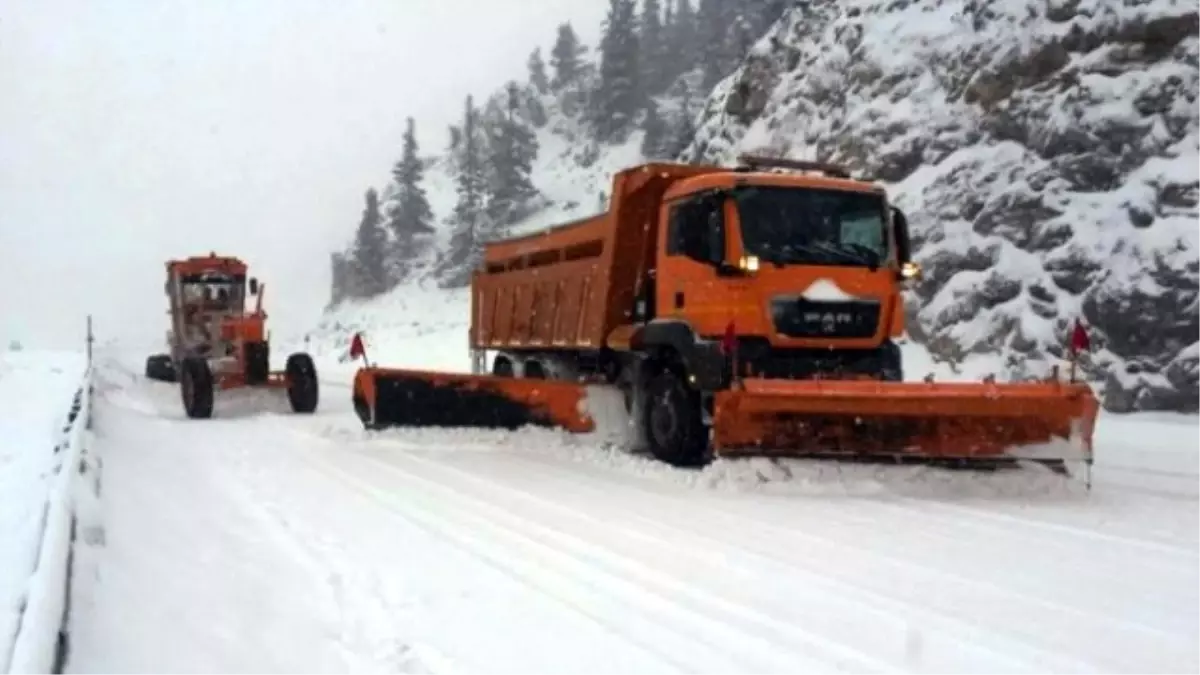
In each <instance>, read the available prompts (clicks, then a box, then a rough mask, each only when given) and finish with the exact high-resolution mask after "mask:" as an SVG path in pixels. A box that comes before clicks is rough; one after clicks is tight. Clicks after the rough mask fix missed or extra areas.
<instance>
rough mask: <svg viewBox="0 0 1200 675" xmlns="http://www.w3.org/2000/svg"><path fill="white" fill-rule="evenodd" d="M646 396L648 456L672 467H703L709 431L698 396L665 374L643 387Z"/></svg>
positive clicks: (673, 374) (681, 381) (645, 419)
mask: <svg viewBox="0 0 1200 675" xmlns="http://www.w3.org/2000/svg"><path fill="white" fill-rule="evenodd" d="M645 394H646V396H645V402H646V403H645V414H644V416H643V424H644V425H645V427H644V433H645V438H646V441H647V443H648V444H649V446H650V452H651V453H653V455H654V456H655V458H657V459H658V460H659V461H662V462H666V463H667V464H670V465H672V466H678V467H697V466H702V465H703V464H704V463H705V462H706V460H707V456H708V430H707V429H706V428H705V426H704V421H703V418H702V416H701V406H700V394H699V392H696V391H694V390H693V389H692V388H690V387H688V386H687V384H685V383H684V381H683V378H681V377H680V376H679V375H677V374H676V373H674V372H672V371H670V370H664V371H662V372H661V373H659V374H657V375H655V376H653V377H652V378H651V379H650V381H649V382H648V383H647V384H646V390H645Z"/></svg>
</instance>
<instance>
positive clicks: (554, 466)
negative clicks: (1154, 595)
mask: <svg viewBox="0 0 1200 675" xmlns="http://www.w3.org/2000/svg"><path fill="white" fill-rule="evenodd" d="M418 452H419V451H418ZM510 457H512V458H513V459H521V460H529V461H530V462H536V463H537V464H538V465H539V466H540V468H541V469H542V470H543V471H544V472H545V474H544V475H552V476H553V477H554V479H555V480H561V479H562V478H563V476H562V475H560V474H559V472H568V473H577V472H576V471H572V470H571V469H570V468H567V467H565V466H563V465H562V464H561V463H560V462H555V461H554V460H553V458H551V457H542V456H538V455H521V456H519V458H518V457H513V456H512V455H506V459H508V458H510ZM575 481H576V484H577V485H578V486H579V487H581V488H582V489H592V490H598V489H599V488H598V487H597V486H596V485H595V482H594V481H589V480H584V477H577V478H575ZM639 488H640V486H639ZM635 489H637V488H635ZM639 492H643V493H644V494H639V496H638V501H639V502H643V501H644V500H650V501H652V502H653V504H654V507H653V512H654V513H656V514H661V513H669V512H670V511H671V509H672V508H673V507H678V505H679V500H677V499H672V498H671V497H670V496H666V495H663V494H661V493H658V492H655V491H653V490H651V489H648V488H645V489H639ZM781 498H785V497H781ZM609 501H613V502H615V500H613V499H612V498H611V497H610V498H609ZM869 503H870V505H871V506H872V507H876V506H885V505H886V504H887V502H886V501H883V500H875V499H872V500H870V501H869ZM737 504H738V502H736V501H731V502H730V503H729V505H728V507H727V508H718V507H714V506H712V505H711V504H706V503H703V502H699V501H696V502H687V506H688V508H689V509H694V510H695V511H696V512H703V513H704V514H705V515H706V516H707V517H709V518H712V519H714V520H716V521H717V522H722V523H724V524H725V526H726V527H727V528H728V529H730V530H733V531H737V532H739V533H740V536H741V537H742V538H743V539H750V540H752V541H754V542H761V544H760V547H759V548H758V549H757V550H758V551H759V552H760V553H763V554H765V555H768V556H775V557H777V558H778V556H777V555H776V552H778V551H781V550H785V549H786V548H787V547H786V546H785V545H784V543H783V542H785V541H789V540H791V541H797V540H798V541H802V542H804V544H803V546H804V547H805V550H807V551H809V552H810V553H811V554H812V556H811V557H821V558H823V559H837V560H843V559H844V558H845V556H839V555H837V551H838V550H839V549H841V550H848V551H852V552H854V553H857V554H865V555H866V556H868V557H870V558H875V559H878V560H880V561H881V562H883V563H884V564H886V565H888V566H890V567H893V568H898V569H901V570H908V571H909V572H916V573H917V574H918V575H920V576H922V577H926V578H927V579H926V585H927V586H928V591H929V592H928V593H925V594H922V596H923V597H924V598H926V602H930V601H931V600H933V601H935V602H936V600H939V599H940V600H944V599H945V593H944V588H945V587H946V586H947V585H951V586H955V587H958V588H962V587H964V586H965V587H973V588H975V589H977V590H976V591H974V592H973V594H972V595H974V596H975V600H974V601H973V602H972V603H970V604H971V605H972V606H975V607H987V608H989V609H993V610H998V609H1000V608H1002V607H1005V605H1003V604H1000V603H999V601H1000V600H1008V601H1009V602H1010V603H1011V601H1014V600H1019V601H1021V602H1022V603H1023V604H1024V605H1026V606H1028V611H1024V612H1016V611H1011V612H1007V611H1006V613H1007V614H1008V617H1007V620H1006V625H1007V626H1008V629H1007V630H1008V632H1009V633H1010V634H1012V635H1021V636H1025V637H1026V639H1029V638H1032V639H1033V640H1034V641H1036V642H1042V643H1044V642H1045V639H1046V635H1045V634H1043V633H1042V632H1041V631H1037V630H1034V629H1033V623H1034V622H1033V621H1031V620H1030V618H1029V617H1031V616H1032V617H1040V616H1045V615H1046V613H1047V612H1048V611H1049V612H1054V613H1058V614H1061V615H1065V616H1063V618H1062V620H1061V621H1058V622H1051V623H1050V624H1049V625H1050V626H1051V627H1053V628H1055V629H1061V627H1063V626H1073V627H1075V628H1078V627H1079V625H1080V622H1081V621H1085V622H1089V623H1091V624H1093V626H1094V630H1091V631H1088V634H1089V635H1092V636H1093V637H1094V638H1095V639H1096V643H1097V644H1099V645H1101V648H1102V650H1108V651H1109V652H1110V653H1111V658H1113V659H1116V660H1117V661H1121V660H1124V659H1127V658H1137V657H1139V656H1140V657H1144V655H1145V654H1146V653H1150V652H1155V653H1156V658H1162V659H1163V662H1164V663H1167V664H1178V663H1183V662H1186V663H1195V662H1196V653H1195V652H1196V650H1195V642H1194V640H1192V639H1191V638H1190V636H1184V635H1180V634H1179V633H1172V632H1168V631H1166V630H1164V629H1162V628H1159V627H1155V626H1150V625H1146V624H1143V623H1139V622H1137V621H1134V620H1130V619H1129V618H1127V617H1126V616H1124V615H1120V614H1113V613H1098V612H1092V611H1088V610H1085V609H1083V608H1081V607H1077V606H1074V605H1071V604H1066V603H1064V602H1060V601H1056V600H1053V599H1049V598H1047V597H1045V596H1043V595H1040V594H1039V595H1033V594H1030V593H1027V592H1022V591H1019V590H1015V589H1011V588H1007V587H1004V586H1000V585H997V584H995V583H992V582H989V581H986V580H983V579H978V578H973V577H966V576H963V575H962V574H961V573H960V572H958V571H956V570H953V569H946V568H941V569H933V568H929V567H927V566H926V565H924V564H922V563H915V562H912V561H909V560H907V559H905V558H903V557H900V556H896V555H891V554H887V553H884V552H881V551H879V550H878V549H872V548H868V547H865V546H862V545H856V544H852V543H848V542H845V541H841V540H838V539H832V538H830V537H827V536H819V535H815V534H813V533H811V532H807V531H804V530H799V529H795V528H793V527H789V526H787V525H786V524H782V523H779V522H767V521H763V520H761V519H756V518H754V517H752V516H749V515H747V514H745V513H739V514H734V513H732V512H731V511H730V510H729V509H730V508H736V506H737ZM931 506H937V507H938V508H940V507H941V503H936V504H928V503H927V504H925V507H926V508H925V509H924V510H923V511H922V512H920V513H915V512H914V513H912V514H911V515H905V516H904V517H903V518H901V519H899V520H898V522H904V523H916V524H918V525H923V524H924V523H925V522H927V521H928V520H929V515H930V513H931V511H932V509H931V508H930V507H931ZM614 508H617V509H621V508H622V507H621V506H620V503H619V502H616V503H614ZM623 510H626V511H628V509H623ZM846 515H847V514H845V513H839V512H838V510H837V509H825V510H823V511H822V513H821V516H820V517H821V519H828V518H832V519H833V520H835V521H839V520H840V521H842V522H839V523H838V525H837V528H841V527H843V524H844V523H845V522H849V521H848V520H847V519H846ZM635 516H636V514H635ZM861 521H862V524H869V526H870V527H863V526H862V524H859V529H862V530H863V531H864V532H863V533H864V535H865V536H866V537H869V536H871V534H872V531H878V529H879V527H880V523H878V522H870V521H869V519H861ZM956 524H959V525H963V526H965V524H964V523H956ZM682 526H683V527H686V528H690V529H692V530H693V531H694V525H690V524H688V523H686V522H685V523H683V524H682ZM752 532H753V533H757V534H756V535H752V534H750V533H752ZM905 536H906V537H908V536H923V535H922V532H921V529H920V528H919V527H914V528H913V529H911V530H907V531H906V532H905ZM972 539H975V540H979V539H985V540H986V535H985V536H984V537H979V536H975V537H973V538H972ZM814 546H815V547H819V550H827V551H828V554H827V555H818V554H817V552H816V551H814V550H813V547H814ZM785 564H794V563H785ZM1012 570H1013V573H1014V574H1016V573H1023V572H1026V571H1029V570H1028V568H1023V567H1019V566H1014V567H1013V568H1012ZM1038 571H1040V570H1038ZM825 573H826V574H827V575H839V576H841V577H843V578H845V579H846V583H847V585H848V586H850V587H858V586H861V585H863V583H864V582H865V583H871V582H872V581H874V580H877V579H882V578H890V577H888V576H887V575H878V574H877V575H874V576H872V575H867V574H855V573H850V572H848V571H847V570H846V569H844V568H843V567H838V566H833V567H830V568H827V569H826V571H825ZM1099 576H1101V581H1100V582H1098V583H1099V584H1104V583H1107V584H1109V585H1111V584H1113V583H1118V584H1119V583H1121V579H1119V578H1117V579H1114V578H1111V577H1108V578H1107V582H1106V581H1105V575H1103V574H1100V575H1099ZM856 580H857V583H856ZM901 586H903V585H901ZM891 588H892V590H890V591H888V590H885V589H883V588H881V589H880V592H883V593H884V594H887V595H894V594H895V593H896V590H895V588H896V585H892V587H891ZM1089 588H1104V586H1103V585H1096V586H1089ZM1132 590H1134V589H1131V595H1136V594H1135V593H1132ZM956 595H960V596H961V595H962V594H958V593H956ZM928 607H929V608H930V609H933V607H934V605H933V604H932V603H931V604H930V605H928ZM952 611H953V610H952V609H951V608H949V607H947V608H945V610H944V611H943V612H942V613H943V615H945V616H951V615H952ZM1181 612H1183V613H1194V606H1193V605H1192V604H1191V603H1189V602H1187V601H1186V598H1183V599H1181V600H1180V602H1179V607H1178V612H1175V614H1176V615H1178V614H1179V613H1181ZM993 618H1003V617H1001V616H1000V615H999V613H998V612H993ZM971 623H974V622H971ZM991 628H992V629H995V626H991ZM1130 631H1133V632H1135V633H1138V634H1141V635H1143V636H1145V637H1146V638H1147V639H1148V640H1150V641H1151V642H1152V643H1154V644H1150V645H1147V650H1148V651H1142V652H1141V653H1140V654H1139V653H1137V652H1138V650H1134V652H1133V653H1130V650H1129V649H1128V645H1129V644H1130V643H1129V636H1130ZM1105 634H1109V635H1111V637H1112V639H1110V640H1104V639H1102V636H1103V635H1105ZM1162 638H1166V641H1167V642H1169V643H1175V647H1174V648H1173V649H1169V650H1165V652H1167V653H1164V649H1163V647H1164V645H1163V644H1162V641H1161V639H1162ZM1059 639H1060V643H1059V646H1058V647H1050V650H1051V651H1056V652H1057V651H1058V650H1059V649H1061V647H1062V646H1063V645H1074V644H1076V642H1077V636H1076V634H1075V633H1067V634H1064V635H1062V636H1060V638H1059ZM1170 653H1173V654H1174V656H1173V657H1172V656H1169V654H1170ZM1130 667H1134V668H1138V667H1143V666H1142V665H1137V664H1135V665H1131V666H1130ZM1164 667H1172V666H1164Z"/></svg>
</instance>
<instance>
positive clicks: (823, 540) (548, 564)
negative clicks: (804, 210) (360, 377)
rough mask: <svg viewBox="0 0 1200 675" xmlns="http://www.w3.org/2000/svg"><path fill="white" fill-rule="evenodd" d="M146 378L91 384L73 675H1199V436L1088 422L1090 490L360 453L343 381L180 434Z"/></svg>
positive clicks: (487, 439) (517, 440) (548, 445)
mask: <svg viewBox="0 0 1200 675" xmlns="http://www.w3.org/2000/svg"><path fill="white" fill-rule="evenodd" d="M139 365H140V364H139V363H138V362H137V360H136V359H130V362H129V363H125V362H124V360H120V361H118V360H114V361H110V362H107V363H106V364H105V365H104V366H103V367H102V368H101V370H100V372H99V374H98V376H97V377H98V381H97V392H96V401H95V403H96V408H95V409H96V413H95V414H96V427H97V430H98V431H97V435H98V438H97V441H96V443H97V447H96V452H97V453H99V455H100V456H102V458H103V461H104V471H103V477H102V482H103V489H102V494H103V497H102V500H101V504H102V511H101V515H100V521H101V522H102V523H103V527H104V536H103V537H102V538H99V539H98V541H101V542H102V544H95V545H91V546H85V547H84V548H83V549H82V550H81V551H80V553H79V558H78V562H77V571H76V576H77V583H76V587H75V588H76V592H75V595H74V597H73V604H72V625H71V630H72V646H73V649H72V653H71V659H70V663H69V664H68V668H69V670H70V671H72V672H83V671H90V672H94V671H121V672H130V671H156V672H163V671H184V670H186V671H205V672H214V671H215V672H222V671H225V672H227V671H239V672H245V671H257V672H265V671H288V672H333V671H338V672H342V671H347V670H356V671H371V672H381V671H384V670H386V671H389V672H450V671H473V672H512V673H516V672H534V673H540V672H647V673H651V672H682V671H687V672H741V671H755V672H830V671H845V670H853V671H862V672H865V671H872V672H873V671H930V672H934V671H937V672H946V671H954V672H982V671H988V672H996V671H1006V672H1038V673H1041V672H1046V671H1047V670H1049V671H1053V672H1100V671H1104V672H1116V671H1121V672H1133V671H1139V672H1145V671H1194V670H1196V669H1197V668H1200V655H1198V647H1197V634H1198V633H1200V617H1198V610H1197V607H1198V604H1200V595H1198V586H1200V542H1198V530H1200V528H1198V525H1200V523H1198V516H1197V497H1196V481H1197V456H1198V448H1197V421H1196V418H1195V417H1152V416H1143V415H1137V416H1126V417H1118V416H1104V417H1102V419H1101V422H1100V427H1099V429H1098V431H1097V438H1098V447H1097V451H1096V452H1097V457H1098V465H1097V467H1096V485H1095V488H1094V490H1093V491H1092V492H1091V493H1090V494H1087V493H1085V492H1084V491H1083V490H1081V489H1080V488H1079V487H1078V486H1077V485H1073V484H1071V483H1069V482H1067V481H1064V480H1063V479H1061V478H1059V477H1057V476H1053V475H1051V474H1048V473H1042V472H1037V471H1031V472H1022V473H1007V474H1004V475H993V476H979V475H975V476H972V475H968V474H962V473H954V472H947V471H937V470H932V469H908V468H905V469H896V468H894V467H893V468H880V467H867V466H858V467H839V466H835V465H831V464H828V463H820V462H801V461H782V462H774V461H767V460H756V459H752V460H744V461H720V462H717V463H716V464H714V465H712V466H710V467H708V468H706V469H704V470H702V471H680V470H675V469H671V468H668V467H665V466H663V465H661V464H658V463H656V462H653V461H651V460H648V459H646V458H644V457H640V456H633V455H630V454H628V453H626V452H625V451H623V450H622V449H620V448H619V447H616V446H614V445H613V444H611V443H610V442H608V441H609V439H607V438H605V437H593V436H569V435H566V434H561V433H554V432H549V431H529V430H526V431H518V432H511V433H500V432H495V433H493V432H483V431H478V430H475V431H468V430H435V429H425V430H395V431H389V432H382V433H367V432H364V431H363V430H362V429H361V427H360V426H359V424H358V422H357V420H356V419H355V417H354V415H353V413H352V411H351V410H350V404H349V392H348V390H347V389H346V388H345V383H343V384H342V385H341V387H339V386H337V381H336V380H337V378H336V377H334V378H331V379H332V380H334V381H333V382H331V383H330V384H327V385H326V386H325V388H324V389H323V400H322V404H321V408H320V410H319V412H318V413H317V414H315V415H312V416H305V417H298V416H294V415H291V414H290V413H288V412H287V407H286V403H285V402H284V401H283V399H282V397H281V396H272V395H245V396H236V397H226V398H224V399H222V401H221V402H220V403H219V404H218V409H217V417H216V418H215V419H212V420H208V421H203V422H199V421H190V420H187V419H185V418H184V416H183V414H182V411H181V409H180V403H179V400H178V392H177V389H176V388H175V387H174V386H171V385H166V384H161V383H152V382H147V381H145V380H144V379H143V378H141V377H140V376H139V374H138V373H139V371H140V369H139V367H138V366H139ZM547 636H551V638H550V639H547Z"/></svg>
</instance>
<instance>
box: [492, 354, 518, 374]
mask: <svg viewBox="0 0 1200 675" xmlns="http://www.w3.org/2000/svg"><path fill="white" fill-rule="evenodd" d="M514 374H515V373H514V371H513V362H512V359H510V358H508V357H507V356H503V355H498V356H496V358H495V360H494V361H492V375H495V376H496V377H512V376H513V375H514Z"/></svg>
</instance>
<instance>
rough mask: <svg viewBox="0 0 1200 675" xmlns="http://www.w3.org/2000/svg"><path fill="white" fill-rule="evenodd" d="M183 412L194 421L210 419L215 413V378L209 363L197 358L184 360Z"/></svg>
mask: <svg viewBox="0 0 1200 675" xmlns="http://www.w3.org/2000/svg"><path fill="white" fill-rule="evenodd" d="M179 390H180V394H181V395H182V396H183V411H184V412H185V413H187V416H188V417H190V418H192V419H208V418H210V417H212V413H213V376H212V370H210V369H209V367H208V361H206V360H204V359H202V358H198V357H195V356H189V357H187V358H185V359H184V360H183V364H182V367H181V368H180V372H179Z"/></svg>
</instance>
